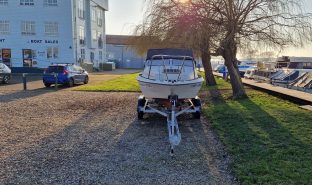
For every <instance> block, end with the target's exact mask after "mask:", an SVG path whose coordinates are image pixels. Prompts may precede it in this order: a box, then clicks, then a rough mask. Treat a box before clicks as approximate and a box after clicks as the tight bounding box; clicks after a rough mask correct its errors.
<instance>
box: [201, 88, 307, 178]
mask: <svg viewBox="0 0 312 185" xmlns="http://www.w3.org/2000/svg"><path fill="white" fill-rule="evenodd" d="M248 96H249V98H248V99H244V100H238V101H233V100H231V99H230V98H229V97H230V94H224V95H222V96H221V97H220V99H219V101H215V102H207V104H206V106H205V107H204V113H205V115H206V116H207V117H208V119H209V120H210V121H211V122H212V126H213V128H214V129H215V130H216V132H217V133H218V135H219V137H220V139H221V141H222V142H223V143H224V145H225V147H226V150H227V151H228V152H229V154H230V155H231V157H232V159H233V165H232V168H233V170H234V173H235V175H236V176H237V177H238V179H239V181H240V182H241V183H242V184H312V113H311V112H309V111H306V110H302V109H300V108H299V107H298V105H295V104H293V103H290V102H288V101H285V100H281V99H279V98H276V97H273V96H270V95H268V94H265V93H261V92H258V91H253V90H252V91H248Z"/></svg>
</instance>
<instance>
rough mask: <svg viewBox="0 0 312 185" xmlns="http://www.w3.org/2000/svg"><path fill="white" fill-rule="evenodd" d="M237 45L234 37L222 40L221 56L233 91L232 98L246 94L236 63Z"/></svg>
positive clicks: (242, 96) (243, 96) (245, 95)
mask: <svg viewBox="0 0 312 185" xmlns="http://www.w3.org/2000/svg"><path fill="white" fill-rule="evenodd" d="M236 53H237V46H236V44H235V39H234V37H232V38H229V39H228V40H226V42H224V45H223V51H222V56H223V58H224V64H225V66H226V67H227V69H228V72H229V75H230V82H231V86H232V91H233V99H239V98H245V97H247V94H246V92H245V88H244V85H243V82H242V79H241V77H240V74H239V70H238V63H237V59H236Z"/></svg>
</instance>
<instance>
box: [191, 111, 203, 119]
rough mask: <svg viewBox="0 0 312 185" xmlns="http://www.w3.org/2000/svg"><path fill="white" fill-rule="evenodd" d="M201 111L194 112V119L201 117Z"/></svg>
mask: <svg viewBox="0 0 312 185" xmlns="http://www.w3.org/2000/svg"><path fill="white" fill-rule="evenodd" d="M200 114H201V113H200V112H199V111H196V112H194V113H193V117H194V119H200Z"/></svg>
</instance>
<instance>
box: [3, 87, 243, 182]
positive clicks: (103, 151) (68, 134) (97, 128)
mask: <svg viewBox="0 0 312 185" xmlns="http://www.w3.org/2000/svg"><path fill="white" fill-rule="evenodd" d="M138 95H139V94H136V93H131V94H129V93H86V92H71V91H64V90H62V91H58V92H54V91H38V92H37V91H29V92H15V93H13V92H11V93H5V94H2V95H1V96H0V107H1V111H0V184H66V185H69V184H237V182H236V181H235V178H234V177H233V176H232V175H231V173H230V172H229V167H228V165H229V159H228V156H227V155H226V154H225V152H224V151H223V147H222V145H221V144H220V142H219V141H218V139H216V136H215V135H214V133H213V132H212V131H211V130H210V126H209V123H208V122H207V121H205V120H204V119H201V120H193V119H192V118H191V116H189V115H186V116H183V117H182V118H180V122H179V123H180V131H181V133H182V142H181V144H180V145H179V146H178V147H177V148H176V155H175V157H173V158H171V157H170V156H169V144H168V134H167V129H166V128H167V127H166V119H165V118H162V117H160V116H157V115H148V116H146V117H145V119H144V121H138V120H137V119H136V101H137V97H138Z"/></svg>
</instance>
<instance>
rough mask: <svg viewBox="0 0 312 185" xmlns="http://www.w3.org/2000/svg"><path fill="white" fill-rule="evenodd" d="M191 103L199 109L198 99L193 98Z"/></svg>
mask: <svg viewBox="0 0 312 185" xmlns="http://www.w3.org/2000/svg"><path fill="white" fill-rule="evenodd" d="M192 103H193V104H194V106H195V107H201V102H200V99H197V98H193V99H192Z"/></svg>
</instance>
